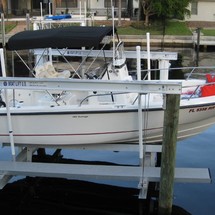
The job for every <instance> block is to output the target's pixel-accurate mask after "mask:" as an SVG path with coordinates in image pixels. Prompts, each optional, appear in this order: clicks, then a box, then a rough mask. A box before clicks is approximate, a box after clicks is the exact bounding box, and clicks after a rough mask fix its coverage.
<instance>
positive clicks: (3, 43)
mask: <svg viewBox="0 0 215 215" xmlns="http://www.w3.org/2000/svg"><path fill="white" fill-rule="evenodd" d="M1 36H2V47H3V48H5V44H6V42H5V20H4V13H1Z"/></svg>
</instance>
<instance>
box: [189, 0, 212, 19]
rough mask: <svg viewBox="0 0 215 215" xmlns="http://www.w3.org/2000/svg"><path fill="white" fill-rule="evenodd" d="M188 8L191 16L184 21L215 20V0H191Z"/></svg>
mask: <svg viewBox="0 0 215 215" xmlns="http://www.w3.org/2000/svg"><path fill="white" fill-rule="evenodd" d="M188 9H189V10H190V12H191V16H190V17H186V18H185V20H186V21H206V22H215V0H193V1H192V2H191V3H190V6H189V8H188Z"/></svg>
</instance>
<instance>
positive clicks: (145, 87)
mask: <svg viewBox="0 0 215 215" xmlns="http://www.w3.org/2000/svg"><path fill="white" fill-rule="evenodd" d="M76 54H77V53H76ZM0 57H1V62H4V60H3V50H2V49H1V50H0ZM139 57H140V56H139ZM165 57H168V56H166V55H165V54H164V56H163V57H162V58H163V60H168V59H165ZM173 57H174V56H173ZM138 62H140V61H138ZM2 64H3V63H2ZM4 68H5V66H4V65H2V73H3V74H5V71H4ZM138 68H140V67H138ZM137 72H138V76H139V77H140V74H139V73H140V71H139V70H138V71H137ZM5 76H6V75H5ZM181 88H182V87H181V83H180V82H176V81H170V80H168V81H162V80H147V81H144V80H138V81H132V82H130V81H110V80H109V81H102V80H86V79H57V78H56V79H51V78H50V79H43V78H40V79H38V78H16V77H1V78H0V89H2V90H4V92H5V94H7V89H23V90H27V89H28V90H29V89H30V90H53V89H61V90H84V91H95V90H96V91H97V90H98V91H111V92H128V93H138V95H139V96H138V100H139V102H138V104H139V106H138V112H137V114H139V115H138V116H139V117H138V118H139V119H142V116H141V114H142V106H141V96H142V95H144V94H146V93H161V94H164V95H169V94H180V93H181V90H182V89H181ZM6 97H7V96H6ZM7 103H8V101H6V107H7V116H8V125H9V127H8V132H9V136H10V143H2V144H3V146H10V147H11V154H12V160H11V161H0V188H3V187H4V186H5V185H6V184H7V183H8V182H9V180H10V179H11V178H12V177H13V176H16V175H21V176H41V177H59V178H68V179H82V180H89V179H110V180H129V181H131V180H134V181H137V182H139V189H140V195H139V198H142V199H144V198H146V196H147V190H148V183H149V182H159V181H160V172H161V168H160V167H156V154H157V153H160V152H161V150H162V146H161V145H145V144H144V140H143V138H142V127H141V125H142V123H141V122H140V120H139V122H137V123H138V125H139V126H138V127H139V144H138V143H137V144H130V145H129V144H126V143H124V144H123V143H122V144H104V145H73V146H60V144H59V145H58V146H49V147H50V148H54V149H56V151H57V150H58V149H59V148H60V149H82V150H105V151H136V152H139V159H140V162H139V165H138V166H124V165H117V166H113V165H89V164H88V165H83V164H62V163H61V164H60V163H41V162H32V155H33V154H34V152H35V151H37V150H38V149H39V148H49V147H46V146H45V147H44V146H43V144H42V143H41V145H32V144H31V145H27V144H26V145H20V144H19V145H16V144H14V141H13V129H12V120H11V118H12V117H13V116H12V115H11V114H10V107H9V104H8V105H7ZM166 105H168V104H166ZM164 106H165V105H164ZM16 147H17V148H18V149H19V153H18V154H16V150H15V148H16ZM174 178H175V182H183V183H184V182H191V183H194V182H196V183H210V182H211V178H210V174H209V170H208V169H207V168H175V177H174Z"/></svg>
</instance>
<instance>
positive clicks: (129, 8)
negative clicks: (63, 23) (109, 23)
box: [0, 0, 139, 17]
mask: <svg viewBox="0 0 215 215" xmlns="http://www.w3.org/2000/svg"><path fill="white" fill-rule="evenodd" d="M138 2H139V0H121V8H122V10H121V11H122V17H126V16H129V17H130V16H133V14H134V12H135V11H136V10H137V7H138ZM0 4H1V6H2V8H3V11H4V13H5V14H14V15H17V16H19V15H25V14H26V13H30V14H31V15H32V16H34V15H40V13H41V10H40V9H41V4H42V5H43V10H42V11H43V13H44V14H47V13H48V12H49V9H50V5H51V11H52V14H60V13H79V12H80V8H82V10H84V7H85V6H86V9H87V11H88V12H92V13H94V14H95V15H98V16H100V15H101V16H110V15H111V0H0ZM113 4H114V8H115V15H118V4H119V0H113Z"/></svg>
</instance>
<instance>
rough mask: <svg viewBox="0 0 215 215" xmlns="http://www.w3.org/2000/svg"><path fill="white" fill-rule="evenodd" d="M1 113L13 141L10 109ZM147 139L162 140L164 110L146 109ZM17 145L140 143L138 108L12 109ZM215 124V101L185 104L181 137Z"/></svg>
mask: <svg viewBox="0 0 215 215" xmlns="http://www.w3.org/2000/svg"><path fill="white" fill-rule="evenodd" d="M3 109H4V108H1V112H0V120H1V123H0V142H3V143H8V142H10V136H9V132H8V121H7V115H6V110H3ZM142 116H143V119H142V121H143V124H144V126H145V127H144V126H143V135H144V137H143V139H144V141H145V142H147V143H158V142H162V137H163V119H164V110H163V109H162V108H154V109H153V108H150V109H149V110H148V111H144V110H143V114H142ZM11 122H12V130H13V138H14V143H15V144H22V145H30V144H34V145H44V146H47V145H75V144H104V143H122V142H136V143H137V142H138V134H139V133H138V132H139V131H138V111H137V108H136V109H135V108H129V109H125V108H123V107H121V108H119V107H118V108H112V109H111V108H110V109H104V110H101V109H100V110H93V109H92V110H89V109H82V108H79V109H77V110H73V111H72V110H68V109H62V108H56V109H55V108H52V109H50V110H49V111H48V110H47V111H45V110H41V109H38V110H36V109H34V110H30V109H28V110H26V111H24V110H23V109H22V108H20V109H16V110H13V109H11ZM214 123H215V104H213V103H208V104H199V105H190V106H187V105H185V106H182V107H181V108H180V112H179V128H178V140H181V139H185V138H188V137H191V136H193V135H196V134H199V133H201V132H202V131H204V130H205V129H207V128H208V127H210V126H211V125H213V124H214Z"/></svg>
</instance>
